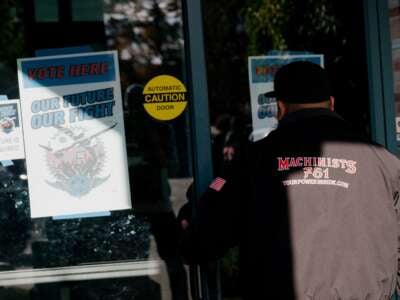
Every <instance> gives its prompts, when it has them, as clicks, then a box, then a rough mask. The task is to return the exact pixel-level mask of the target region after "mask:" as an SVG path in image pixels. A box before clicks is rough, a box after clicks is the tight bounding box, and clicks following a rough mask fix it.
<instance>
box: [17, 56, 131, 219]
mask: <svg viewBox="0 0 400 300" xmlns="http://www.w3.org/2000/svg"><path fill="white" fill-rule="evenodd" d="M18 80H19V88H20V96H21V108H22V119H23V124H24V137H25V144H26V146H25V147H26V164H27V174H28V178H29V181H28V184H29V196H30V208H31V217H32V218H39V217H48V216H60V215H71V214H82V213H93V212H99V211H112V210H122V209H130V208H131V207H132V206H131V200H130V190H129V179H128V178H129V177H128V169H127V156H126V146H125V129H124V122H123V111H122V98H121V90H120V83H119V70H118V60H117V53H116V52H115V51H105V52H92V53H79V54H68V55H55V56H47V57H38V58H24V59H19V60H18Z"/></svg>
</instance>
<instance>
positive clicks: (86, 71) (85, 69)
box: [81, 65, 89, 76]
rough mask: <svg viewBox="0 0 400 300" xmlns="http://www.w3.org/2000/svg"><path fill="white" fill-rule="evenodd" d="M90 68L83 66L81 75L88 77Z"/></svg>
mask: <svg viewBox="0 0 400 300" xmlns="http://www.w3.org/2000/svg"><path fill="white" fill-rule="evenodd" d="M88 71H89V66H88V65H81V75H82V76H86V75H88Z"/></svg>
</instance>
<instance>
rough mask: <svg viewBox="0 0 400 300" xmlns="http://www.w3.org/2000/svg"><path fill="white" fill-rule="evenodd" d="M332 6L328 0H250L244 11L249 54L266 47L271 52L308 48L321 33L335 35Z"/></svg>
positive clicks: (335, 25) (335, 20) (334, 19)
mask: <svg viewBox="0 0 400 300" xmlns="http://www.w3.org/2000/svg"><path fill="white" fill-rule="evenodd" d="M332 6H333V5H332V1H329V0H307V1H304V0H302V1H296V0H257V1H252V3H251V4H250V5H249V6H248V8H247V9H246V32H247V34H248V36H249V47H248V49H249V52H250V53H249V54H251V55H252V54H258V53H259V52H258V51H259V49H260V47H263V45H264V47H265V45H268V44H269V46H270V47H271V49H274V50H287V49H293V48H294V47H295V48H299V47H302V46H303V47H304V45H308V46H309V45H310V43H314V44H315V40H314V39H315V38H318V37H319V36H320V35H321V34H323V35H332V34H335V32H336V29H337V25H339V24H338V23H337V18H336V17H335V12H334V10H333V7H332ZM266 43H268V44H266ZM299 43H300V44H299ZM304 48H306V47H304Z"/></svg>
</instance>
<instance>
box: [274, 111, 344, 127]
mask: <svg viewBox="0 0 400 300" xmlns="http://www.w3.org/2000/svg"><path fill="white" fill-rule="evenodd" d="M314 117H332V118H336V119H340V120H343V118H342V117H341V116H339V115H338V114H337V113H335V112H333V111H331V110H329V109H325V108H307V109H301V110H297V111H294V112H291V113H288V114H287V115H285V116H284V117H283V118H282V120H280V121H279V125H278V128H279V127H282V126H286V125H288V124H291V123H294V122H298V121H302V120H304V119H309V118H314Z"/></svg>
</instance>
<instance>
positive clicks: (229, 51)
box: [204, 0, 371, 300]
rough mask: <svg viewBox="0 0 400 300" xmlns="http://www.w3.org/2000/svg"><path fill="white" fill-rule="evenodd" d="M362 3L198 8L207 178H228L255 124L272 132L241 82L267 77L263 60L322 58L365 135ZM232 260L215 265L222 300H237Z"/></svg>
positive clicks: (234, 254)
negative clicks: (209, 153)
mask: <svg viewBox="0 0 400 300" xmlns="http://www.w3.org/2000/svg"><path fill="white" fill-rule="evenodd" d="M364 2H365V1H361V0H357V1H347V2H345V3H344V2H342V1H333V0H324V1H311V0H310V1H295V0H293V1H292V0H287V1H281V0H279V1H278V0H266V1H252V0H247V1H242V0H236V1H232V0H224V1H212V0H208V1H205V2H204V22H205V25H204V26H205V45H206V61H207V77H208V87H209V102H210V118H211V125H212V129H211V134H212V147H213V148H212V150H213V166H214V173H215V176H221V175H222V176H223V175H224V174H226V173H229V172H230V171H231V169H232V167H234V166H235V164H236V162H237V161H240V159H241V153H242V149H243V147H246V144H248V143H251V142H252V141H253V140H254V138H255V136H256V134H255V129H256V128H255V124H258V125H259V126H260V128H261V130H264V132H263V134H261V136H265V135H267V134H268V132H269V131H270V130H271V129H273V127H271V122H276V118H275V115H274V112H276V109H274V108H273V104H271V103H269V102H267V100H268V99H263V98H262V97H261V98H260V97H254V98H252V95H251V89H252V86H253V83H254V82H251V81H250V80H249V73H251V72H254V73H253V75H254V74H256V75H257V76H258V77H257V79H260V80H263V79H264V78H265V77H267V76H268V74H269V75H273V74H274V71H276V68H277V67H278V65H277V64H275V65H273V64H270V65H268V64H265V63H264V62H265V61H267V59H268V58H274V59H276V61H278V60H279V58H283V60H284V59H287V58H288V57H296V56H297V57H299V56H303V57H307V56H310V55H322V61H321V63H323V65H324V66H325V68H326V69H327V70H328V73H329V74H330V76H331V80H332V82H333V87H334V96H335V99H336V111H337V112H338V113H339V114H341V115H342V116H343V117H344V118H345V119H347V120H348V121H349V122H351V123H353V124H354V125H355V126H357V127H359V128H360V129H361V130H362V131H364V132H365V133H366V134H368V135H371V127H370V116H369V115H370V114H369V95H368V78H367V74H368V71H367V63H366V62H367V60H366V47H365V28H364V13H363V9H364V7H363V5H364ZM249 58H257V59H259V60H260V61H261V62H260V64H259V66H258V68H255V69H251V68H250V67H251V65H249ZM262 60H264V61H262ZM266 91H267V90H265V92H266ZM254 107H256V108H257V111H254ZM257 134H258V136H260V134H259V132H258V133H257ZM266 197H267V195H266ZM254 247H257V245H254ZM238 257H239V252H238V249H236V248H234V249H232V250H231V251H230V252H229V253H227V254H226V256H225V257H224V258H222V260H221V261H220V273H221V274H220V278H221V286H222V298H223V299H226V300H228V299H229V300H231V299H238V298H239V281H238V279H239V276H238V274H239V266H238ZM266 272H267V271H266Z"/></svg>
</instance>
